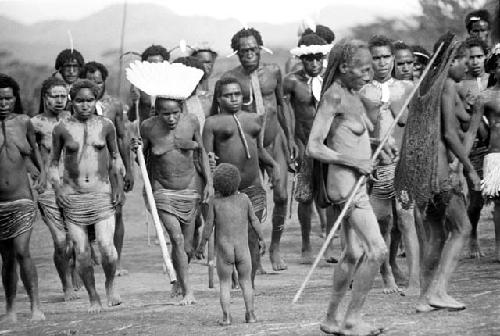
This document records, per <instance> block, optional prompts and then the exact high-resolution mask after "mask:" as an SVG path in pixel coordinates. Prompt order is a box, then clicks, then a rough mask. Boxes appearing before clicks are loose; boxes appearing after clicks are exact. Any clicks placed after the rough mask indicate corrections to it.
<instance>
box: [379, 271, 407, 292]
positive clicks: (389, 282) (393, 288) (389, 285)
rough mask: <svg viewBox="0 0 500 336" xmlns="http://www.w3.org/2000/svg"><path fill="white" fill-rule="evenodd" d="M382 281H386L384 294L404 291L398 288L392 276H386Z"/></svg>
mask: <svg viewBox="0 0 500 336" xmlns="http://www.w3.org/2000/svg"><path fill="white" fill-rule="evenodd" d="M382 279H383V281H384V289H383V290H382V292H383V293H384V294H394V293H399V294H401V293H402V289H401V288H399V287H398V285H397V284H396V281H395V280H394V277H393V276H392V275H384V276H382Z"/></svg>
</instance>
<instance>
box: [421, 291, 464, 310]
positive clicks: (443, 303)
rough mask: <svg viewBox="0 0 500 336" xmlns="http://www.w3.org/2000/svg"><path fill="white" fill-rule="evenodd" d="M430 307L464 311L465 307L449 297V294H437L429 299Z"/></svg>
mask: <svg viewBox="0 0 500 336" xmlns="http://www.w3.org/2000/svg"><path fill="white" fill-rule="evenodd" d="M428 302H429V305H430V306H432V307H435V308H439V309H448V310H452V311H454V310H464V309H465V305H464V304H463V303H462V302H459V301H457V300H455V299H454V298H452V297H451V296H449V295H448V294H436V295H434V296H431V297H429V300H428Z"/></svg>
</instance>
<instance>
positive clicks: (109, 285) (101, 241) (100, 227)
mask: <svg viewBox="0 0 500 336" xmlns="http://www.w3.org/2000/svg"><path fill="white" fill-rule="evenodd" d="M95 233H96V239H97V244H98V245H99V250H100V251H101V255H102V269H103V270H104V275H105V277H106V282H105V288H106V298H107V301H108V306H117V305H119V304H120V303H121V302H122V301H121V299H120V296H119V295H118V294H116V291H115V287H114V280H115V275H116V264H117V259H118V253H117V252H116V247H115V245H114V242H113V237H114V234H115V216H111V217H109V218H107V219H105V220H103V221H100V222H98V223H96V224H95Z"/></svg>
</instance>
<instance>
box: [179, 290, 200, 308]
mask: <svg viewBox="0 0 500 336" xmlns="http://www.w3.org/2000/svg"><path fill="white" fill-rule="evenodd" d="M195 303H196V300H195V298H194V295H193V294H191V293H188V294H186V295H185V296H184V297H183V298H182V300H181V301H179V306H189V305H192V304H195Z"/></svg>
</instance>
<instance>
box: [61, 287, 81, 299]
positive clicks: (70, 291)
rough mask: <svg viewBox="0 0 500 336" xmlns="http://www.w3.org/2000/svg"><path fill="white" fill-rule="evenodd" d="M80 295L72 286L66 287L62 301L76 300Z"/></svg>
mask: <svg viewBox="0 0 500 336" xmlns="http://www.w3.org/2000/svg"><path fill="white" fill-rule="evenodd" d="M79 298H80V297H79V296H78V294H77V293H75V290H74V289H73V288H68V289H66V290H65V291H64V301H65V302H69V301H73V300H78V299H79Z"/></svg>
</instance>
